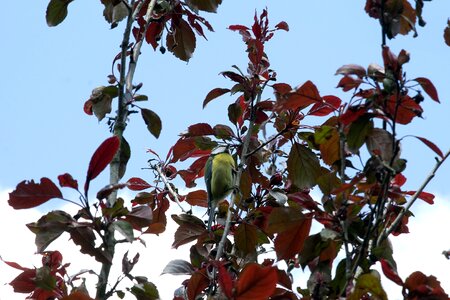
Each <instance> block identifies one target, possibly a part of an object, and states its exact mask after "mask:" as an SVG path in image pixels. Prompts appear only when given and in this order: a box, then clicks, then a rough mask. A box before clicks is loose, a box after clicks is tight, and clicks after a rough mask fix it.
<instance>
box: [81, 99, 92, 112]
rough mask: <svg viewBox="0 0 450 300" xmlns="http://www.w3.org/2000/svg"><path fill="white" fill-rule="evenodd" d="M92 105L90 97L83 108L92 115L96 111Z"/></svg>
mask: <svg viewBox="0 0 450 300" xmlns="http://www.w3.org/2000/svg"><path fill="white" fill-rule="evenodd" d="M92 105H93V103H92V100H90V99H89V100H87V101H86V102H84V105H83V110H84V112H85V113H86V114H87V115H90V116H92V115H93V114H94V112H93V110H92Z"/></svg>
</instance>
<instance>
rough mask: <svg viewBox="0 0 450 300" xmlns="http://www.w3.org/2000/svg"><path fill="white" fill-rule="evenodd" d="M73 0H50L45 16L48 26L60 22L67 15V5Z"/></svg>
mask: <svg viewBox="0 0 450 300" xmlns="http://www.w3.org/2000/svg"><path fill="white" fill-rule="evenodd" d="M72 1H73V0H51V1H50V3H49V4H48V6H47V12H46V14H45V18H46V20H47V25H48V26H51V27H52V26H56V25H58V24H60V23H61V22H62V21H64V19H65V18H66V16H67V7H68V6H69V4H70V2H72Z"/></svg>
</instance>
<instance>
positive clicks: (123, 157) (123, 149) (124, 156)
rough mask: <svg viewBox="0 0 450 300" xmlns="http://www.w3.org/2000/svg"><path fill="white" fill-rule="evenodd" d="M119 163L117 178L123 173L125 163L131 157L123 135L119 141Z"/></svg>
mask: <svg viewBox="0 0 450 300" xmlns="http://www.w3.org/2000/svg"><path fill="white" fill-rule="evenodd" d="M119 153H120V165H119V180H120V179H121V178H122V177H123V175H125V172H126V170H127V163H128V160H130V157H131V148H130V144H128V142H127V140H126V139H125V137H124V136H122V139H121V141H120V152H119Z"/></svg>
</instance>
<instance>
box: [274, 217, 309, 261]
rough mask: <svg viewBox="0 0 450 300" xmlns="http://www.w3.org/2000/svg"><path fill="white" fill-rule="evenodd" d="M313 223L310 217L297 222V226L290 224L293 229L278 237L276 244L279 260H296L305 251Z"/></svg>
mask: <svg viewBox="0 0 450 300" xmlns="http://www.w3.org/2000/svg"><path fill="white" fill-rule="evenodd" d="M311 222H312V219H311V218H309V217H306V218H304V219H302V220H297V221H296V222H295V223H296V224H295V225H292V224H290V226H292V227H291V228H289V229H287V230H285V231H283V232H281V233H279V234H278V235H277V237H276V238H275V242H274V244H275V252H276V253H277V259H278V260H283V259H291V258H294V257H295V255H297V254H298V253H299V252H300V251H301V250H302V249H303V245H304V243H305V240H306V238H307V237H308V235H309V232H310V229H311ZM292 223H294V222H292Z"/></svg>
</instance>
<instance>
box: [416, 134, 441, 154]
mask: <svg viewBox="0 0 450 300" xmlns="http://www.w3.org/2000/svg"><path fill="white" fill-rule="evenodd" d="M413 136H414V137H416V138H418V139H419V140H421V141H422V143H424V144H425V145H427V146H428V148H430V149H431V150H433V151H434V152H435V153H436V154H437V155H439V156H440V157H441V158H444V154H443V153H442V151H441V149H439V147H438V146H436V144H434V143H433V142H431V141H429V140H427V139H426V138H423V137H420V136H415V135H413Z"/></svg>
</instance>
